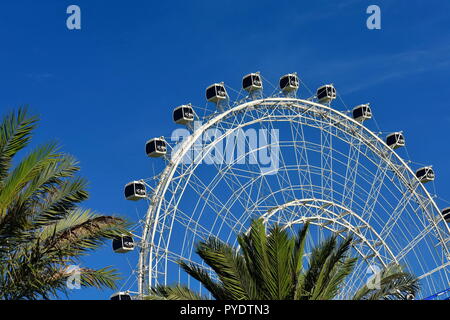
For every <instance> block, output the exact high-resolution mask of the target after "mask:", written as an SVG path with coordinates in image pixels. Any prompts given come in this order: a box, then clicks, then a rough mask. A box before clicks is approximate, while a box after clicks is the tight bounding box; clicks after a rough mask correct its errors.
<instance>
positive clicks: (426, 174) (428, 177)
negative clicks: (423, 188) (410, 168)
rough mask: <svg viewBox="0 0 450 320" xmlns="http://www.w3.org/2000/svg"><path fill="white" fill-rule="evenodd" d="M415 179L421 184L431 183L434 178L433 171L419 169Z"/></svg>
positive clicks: (425, 168) (426, 168) (430, 169)
mask: <svg viewBox="0 0 450 320" xmlns="http://www.w3.org/2000/svg"><path fill="white" fill-rule="evenodd" d="M416 177H417V179H419V181H420V182H422V183H426V182H430V181H433V180H434V178H435V175H434V170H433V168H432V167H423V168H420V169H419V170H417V171H416Z"/></svg>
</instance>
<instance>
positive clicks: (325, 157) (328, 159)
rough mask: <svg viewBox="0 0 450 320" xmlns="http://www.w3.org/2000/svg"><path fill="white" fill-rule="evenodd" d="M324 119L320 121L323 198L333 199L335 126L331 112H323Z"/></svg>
mask: <svg viewBox="0 0 450 320" xmlns="http://www.w3.org/2000/svg"><path fill="white" fill-rule="evenodd" d="M322 116H323V120H322V121H321V122H320V124H321V126H322V127H321V130H320V142H321V143H320V155H321V158H320V161H321V163H320V164H321V176H322V179H321V183H322V198H323V199H324V200H333V136H332V134H331V130H332V128H333V125H332V118H331V114H328V113H327V112H324V113H323V115H322Z"/></svg>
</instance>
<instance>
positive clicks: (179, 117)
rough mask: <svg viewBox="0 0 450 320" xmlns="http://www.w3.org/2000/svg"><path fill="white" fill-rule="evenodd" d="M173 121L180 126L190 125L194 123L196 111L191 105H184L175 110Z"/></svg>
mask: <svg viewBox="0 0 450 320" xmlns="http://www.w3.org/2000/svg"><path fill="white" fill-rule="evenodd" d="M173 121H174V122H175V123H178V124H188V123H189V122H192V121H194V109H193V108H192V107H191V105H183V106H179V107H177V108H175V110H173Z"/></svg>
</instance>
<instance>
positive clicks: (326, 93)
mask: <svg viewBox="0 0 450 320" xmlns="http://www.w3.org/2000/svg"><path fill="white" fill-rule="evenodd" d="M334 99H336V89H335V88H334V86H333V85H332V84H327V85H324V86H321V87H320V88H319V89H317V100H319V102H320V103H328V102H331V101H332V100H334Z"/></svg>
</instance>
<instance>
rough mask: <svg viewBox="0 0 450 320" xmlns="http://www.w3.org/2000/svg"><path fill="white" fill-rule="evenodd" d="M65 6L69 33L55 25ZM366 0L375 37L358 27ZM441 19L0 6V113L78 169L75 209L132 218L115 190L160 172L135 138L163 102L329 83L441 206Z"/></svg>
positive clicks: (409, 5) (444, 99)
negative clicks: (253, 80)
mask: <svg viewBox="0 0 450 320" xmlns="http://www.w3.org/2000/svg"><path fill="white" fill-rule="evenodd" d="M71 4H76V5H79V6H80V7H81V10H82V30H80V31H69V30H68V29H67V28H66V18H67V14H66V8H67V7H68V6H69V5H71ZM370 4H377V5H379V6H380V7H381V10H382V29H381V30H368V29H367V28H366V19H367V17H368V15H367V14H366V8H367V6H368V5H370ZM449 12H450V2H449V1H447V0H430V1H419V0H417V1H403V0H389V1H381V0H374V1H365V0H343V1H331V0H329V1H324V0H315V1H302V0H296V1H261V0H260V1H220V2H219V1H170V2H162V1H159V2H156V1H145V0H134V1H100V0H74V1H65V0H53V1H51V0H47V1H31V0H30V1H24V0H15V1H2V2H1V4H0V39H1V49H0V111H1V112H0V113H2V114H3V113H4V112H5V111H6V110H11V109H12V108H14V107H16V106H19V105H24V104H27V105H29V106H30V108H31V110H32V111H33V112H34V113H36V114H38V115H39V116H40V117H41V119H42V121H41V123H40V128H39V130H38V132H37V133H36V139H35V141H34V142H35V143H39V142H43V141H48V140H52V139H56V140H57V141H59V142H60V143H61V144H62V145H63V147H64V150H65V151H67V152H69V153H72V154H74V155H75V156H76V157H77V158H78V159H79V160H80V162H81V166H82V175H83V176H84V177H86V178H87V179H88V180H90V182H91V183H90V193H91V198H90V200H89V201H87V202H86V203H85V204H84V205H85V206H86V207H90V208H92V209H94V210H96V211H98V212H102V213H107V214H110V213H119V214H123V215H126V216H129V217H130V218H131V219H133V220H136V216H137V213H136V210H137V211H139V210H141V212H140V213H141V214H142V213H143V210H144V209H145V208H144V207H139V206H134V205H133V206H130V204H129V202H127V201H125V200H124V199H123V186H124V184H125V183H126V182H128V181H129V180H132V179H135V178H136V179H139V178H142V177H144V178H145V177H150V176H152V175H153V173H154V171H153V170H156V171H158V170H159V168H158V166H157V165H156V166H155V168H154V169H153V167H152V164H151V163H152V162H149V161H148V159H147V158H146V156H145V154H144V143H145V141H146V140H147V139H148V138H150V137H153V136H160V135H168V134H170V132H171V131H172V130H173V129H174V128H175V126H174V124H173V123H172V121H171V112H172V108H173V107H174V106H177V105H180V104H183V103H186V102H193V103H194V104H198V105H204V100H203V99H204V89H205V88H206V86H207V85H209V84H210V83H213V82H218V81H225V82H226V83H227V84H228V85H229V86H231V87H234V88H239V87H240V81H241V78H242V76H243V75H244V74H246V73H249V72H253V71H261V72H262V73H263V75H264V77H265V78H267V79H270V80H271V81H272V82H274V83H275V82H276V81H277V80H278V78H279V76H280V75H282V74H284V73H287V72H293V71H297V72H298V73H299V75H300V77H301V78H302V79H303V80H304V81H305V82H306V83H307V85H308V86H309V87H310V88H316V87H317V86H319V85H321V84H323V83H329V82H332V83H334V84H335V86H336V87H337V88H338V90H339V92H340V94H341V96H342V98H343V99H344V101H345V102H346V104H347V105H348V106H353V105H356V104H359V103H365V102H371V104H372V107H373V111H374V113H375V117H376V119H377V121H378V124H379V125H380V127H381V128H382V130H383V131H396V130H403V131H404V132H405V134H406V135H407V141H408V152H409V154H410V156H411V159H412V160H414V161H417V162H419V163H426V164H428V163H430V164H433V165H434V168H435V170H436V172H437V180H436V183H435V185H436V189H437V190H438V193H439V196H440V197H442V198H444V199H449V200H450V187H449V186H450V168H449V158H450V148H449V138H450V133H449V130H448V128H449V126H450V111H449V102H448V92H449V87H450V76H449V71H450V15H449ZM438 203H439V204H441V205H442V204H443V203H442V202H438ZM127 258H128V259H129V260H130V261H129V262H130V265H131V267H132V266H134V265H135V264H136V261H135V258H136V257H135V256H133V255H129V256H126V257H125V256H123V255H120V256H117V255H114V254H113V253H112V251H111V249H110V247H109V246H108V247H106V248H104V249H102V250H101V251H99V252H98V253H96V254H95V255H93V256H91V257H89V258H86V259H85V263H86V264H87V265H90V266H94V267H95V266H103V265H115V266H117V267H118V268H119V269H120V270H121V272H122V273H123V276H124V277H125V278H126V277H127V276H128V275H129V273H130V272H131V267H130V265H129V263H128V262H127ZM110 294H111V292H109V291H97V290H82V291H78V292H74V294H73V295H72V296H71V297H72V298H83V299H103V298H107V297H109V295H110Z"/></svg>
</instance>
